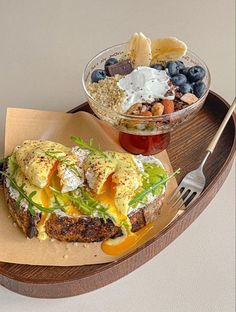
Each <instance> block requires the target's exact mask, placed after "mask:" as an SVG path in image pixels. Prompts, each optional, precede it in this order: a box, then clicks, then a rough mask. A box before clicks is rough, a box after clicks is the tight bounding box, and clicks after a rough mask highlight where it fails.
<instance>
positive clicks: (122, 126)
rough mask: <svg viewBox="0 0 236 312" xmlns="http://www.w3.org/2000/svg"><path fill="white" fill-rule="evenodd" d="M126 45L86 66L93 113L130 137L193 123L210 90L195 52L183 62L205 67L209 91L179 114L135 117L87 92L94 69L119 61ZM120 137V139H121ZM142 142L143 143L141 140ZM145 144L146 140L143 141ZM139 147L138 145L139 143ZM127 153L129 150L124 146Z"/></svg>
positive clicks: (155, 133) (106, 53) (149, 134)
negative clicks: (107, 61) (100, 101)
mask: <svg viewBox="0 0 236 312" xmlns="http://www.w3.org/2000/svg"><path fill="white" fill-rule="evenodd" d="M125 46H126V43H123V44H119V45H115V46H113V47H110V48H108V49H105V50H104V51H102V52H100V53H99V54H97V55H96V56H95V57H94V58H92V59H91V60H90V61H89V62H88V64H87V66H86V67H85V70H84V73H83V77H82V83H83V87H84V90H85V92H86V94H87V100H88V102H89V104H90V107H91V108H92V110H93V111H94V113H95V114H96V115H97V116H98V117H99V118H100V119H101V120H103V121H106V122H108V123H109V124H110V125H112V126H114V127H115V128H117V129H118V130H119V131H121V133H123V134H130V135H131V137H133V138H134V137H136V138H137V136H145V137H147V136H153V137H154V136H156V135H162V134H167V133H169V132H171V131H173V130H174V129H176V128H177V127H178V126H179V125H181V124H183V123H185V122H187V121H190V120H191V119H192V118H193V117H194V116H195V115H196V114H197V112H198V111H199V110H200V109H201V108H202V106H203V104H204V101H205V99H206V97H207V94H208V92H209V87H210V80H211V79H210V72H209V70H208V68H207V66H206V64H205V63H204V62H203V61H202V60H201V59H200V58H199V57H198V56H196V55H195V54H194V53H193V52H191V51H189V50H188V51H187V53H186V55H185V56H183V57H182V58H181V60H182V61H183V62H184V64H185V66H186V67H191V66H194V65H200V66H202V67H203V68H204V69H205V71H206V76H205V78H204V80H203V81H204V83H205V85H206V90H205V93H204V94H203V96H202V97H201V98H200V99H199V100H198V101H197V102H195V103H194V104H192V105H189V106H188V107H186V108H183V109H181V110H179V111H176V112H174V113H171V114H165V115H162V116H151V117H149V116H148V117H147V116H135V115H127V114H124V113H120V112H118V111H116V110H114V109H111V108H108V107H107V106H104V105H103V104H102V103H99V102H98V101H96V100H95V99H94V98H93V97H92V96H91V94H90V93H89V91H88V85H89V83H90V82H91V74H92V72H93V71H94V70H95V69H104V65H105V62H106V60H107V59H109V58H111V57H115V58H117V59H118V60H119V59H120V58H121V56H122V57H123V52H124V48H125ZM120 138H121V137H120ZM139 141H140V140H139ZM142 141H143V142H144V141H145V140H144V137H143V138H142ZM165 141H166V142H167V144H164V145H163V146H162V148H161V149H160V150H162V149H164V148H166V146H167V145H168V144H169V140H165ZM138 144H139V143H138ZM122 145H123V147H125V148H126V149H127V150H129V148H128V147H127V146H124V144H122ZM129 151H131V152H133V153H139V152H143V151H142V149H137V151H136V152H135V151H134V150H129ZM153 153H155V148H154V149H152V151H149V152H147V153H146V154H153ZM144 154H145V153H144Z"/></svg>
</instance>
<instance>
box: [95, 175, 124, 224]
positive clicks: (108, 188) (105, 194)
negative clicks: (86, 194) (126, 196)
mask: <svg viewBox="0 0 236 312" xmlns="http://www.w3.org/2000/svg"><path fill="white" fill-rule="evenodd" d="M112 175H113V174H110V175H109V177H108V178H107V180H106V182H105V183H104V185H103V188H102V193H101V194H96V195H95V198H96V199H97V200H98V201H100V202H103V203H105V204H107V205H109V213H110V214H111V215H114V218H115V219H116V221H117V225H119V224H120V223H121V222H122V221H125V220H126V219H127V216H124V215H123V214H121V213H120V212H119V210H118V209H117V208H116V205H115V201H114V197H115V191H116V183H114V182H113V181H112Z"/></svg>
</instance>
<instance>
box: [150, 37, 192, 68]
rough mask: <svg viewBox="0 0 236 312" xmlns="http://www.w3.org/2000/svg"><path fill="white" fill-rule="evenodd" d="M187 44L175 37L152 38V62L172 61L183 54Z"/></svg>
mask: <svg viewBox="0 0 236 312" xmlns="http://www.w3.org/2000/svg"><path fill="white" fill-rule="evenodd" d="M186 52H187V46H186V44H185V43H184V42H183V41H180V40H178V39H177V38H175V37H167V38H160V39H156V40H152V61H151V63H152V64H155V63H158V62H161V61H174V60H177V59H179V58H180V57H182V56H183V55H185V53H186Z"/></svg>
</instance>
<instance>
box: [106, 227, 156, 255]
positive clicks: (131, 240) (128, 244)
mask: <svg viewBox="0 0 236 312" xmlns="http://www.w3.org/2000/svg"><path fill="white" fill-rule="evenodd" d="M152 228H153V223H149V224H147V225H146V226H145V227H143V228H142V229H141V230H139V231H137V232H136V233H131V234H129V235H128V236H122V237H118V238H115V239H108V240H106V241H104V242H103V243H102V250H103V252H104V253H106V254H108V255H111V256H119V255H121V254H123V253H125V252H126V251H128V250H129V249H131V248H133V247H135V246H136V245H137V244H138V243H139V242H140V240H141V239H142V238H143V237H144V236H145V235H146V234H147V233H148V232H149V231H150V230H151V229H152Z"/></svg>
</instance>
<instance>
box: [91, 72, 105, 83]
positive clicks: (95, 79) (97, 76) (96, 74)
mask: <svg viewBox="0 0 236 312" xmlns="http://www.w3.org/2000/svg"><path fill="white" fill-rule="evenodd" d="M105 78H106V72H105V70H103V69H95V70H94V71H93V72H92V75H91V80H92V82H98V81H99V80H103V79H105Z"/></svg>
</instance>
